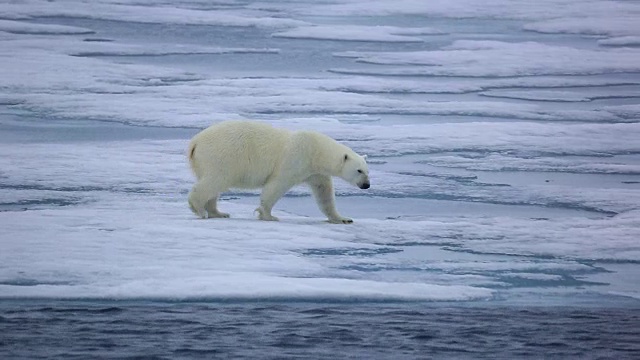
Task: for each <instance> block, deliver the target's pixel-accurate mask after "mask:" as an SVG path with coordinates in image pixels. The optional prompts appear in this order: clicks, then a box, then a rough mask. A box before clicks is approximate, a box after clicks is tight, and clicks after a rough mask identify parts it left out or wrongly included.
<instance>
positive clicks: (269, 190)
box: [256, 178, 294, 221]
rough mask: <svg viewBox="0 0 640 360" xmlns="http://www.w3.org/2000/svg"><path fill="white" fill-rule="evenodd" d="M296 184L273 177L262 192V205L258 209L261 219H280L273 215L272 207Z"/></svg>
mask: <svg viewBox="0 0 640 360" xmlns="http://www.w3.org/2000/svg"><path fill="white" fill-rule="evenodd" d="M293 185H294V184H292V183H290V182H288V181H286V180H284V179H282V178H276V179H271V181H269V182H268V183H267V184H266V185H265V186H264V188H263V189H262V194H260V207H259V208H257V209H256V211H257V212H258V214H259V216H258V218H259V219H260V220H267V221H278V218H277V217H275V216H273V215H271V209H273V206H274V205H275V204H276V202H278V200H280V198H281V197H282V196H283V195H284V194H285V193H286V192H287V191H288V190H289V189H291V188H292V187H293Z"/></svg>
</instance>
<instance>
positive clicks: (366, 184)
mask: <svg viewBox="0 0 640 360" xmlns="http://www.w3.org/2000/svg"><path fill="white" fill-rule="evenodd" d="M370 186H371V185H369V183H364V184H362V185H360V189H368V188H369V187H370Z"/></svg>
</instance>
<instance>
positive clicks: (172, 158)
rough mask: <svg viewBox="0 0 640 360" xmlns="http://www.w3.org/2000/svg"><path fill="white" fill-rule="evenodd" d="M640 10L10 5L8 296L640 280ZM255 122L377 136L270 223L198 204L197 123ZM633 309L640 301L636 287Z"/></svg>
mask: <svg viewBox="0 0 640 360" xmlns="http://www.w3.org/2000/svg"><path fill="white" fill-rule="evenodd" d="M639 14H640V5H639V4H637V3H635V2H627V1H604V0H590V1H588V2H587V3H583V2H576V1H570V0H544V1H538V2H531V1H524V0H522V1H520V0H518V1H511V0H491V1H486V2H482V3H479V2H474V1H469V0H454V1H440V0H438V1H429V2H425V1H419V0H399V1H394V2H389V1H382V0H380V1H378V0H375V1H371V0H367V1H364V0H347V1H341V2H317V1H310V0H298V1H272V2H240V1H233V0H231V1H215V2H211V1H204V0H195V1H193V0H190V1H174V2H166V1H157V0H144V1H139V0H136V1H122V0H117V1H116V0H99V1H93V2H85V1H79V0H78V1H76V0H64V1H56V2H50V1H44V0H28V1H22V2H3V3H2V6H0V299H7V298H44V299H47V298H74V299H77V298H82V299H170V300H193V299H212V300H215V299H224V300H227V299H304V300H311V301H313V300H340V301H351V300H371V301H416V300H417V301H465V302H478V301H482V302H489V303H500V302H516V301H517V302H525V303H536V304H538V305H540V304H545V303H562V304H575V303H578V302H580V301H581V300H584V301H590V302H592V303H595V304H598V303H607V304H617V303H621V302H623V301H624V302H625V303H626V301H629V299H631V300H630V301H637V299H640V286H638V284H639V283H638V282H637V281H634V279H636V278H638V276H640V265H639V264H640V242H638V239H640V205H639V204H640V142H639V141H638V139H639V138H640V49H638V46H637V45H638V36H639V35H640V28H638V25H637V21H636V22H634V20H635V19H636V18H637V17H638V15H639ZM245 118H252V119H257V120H260V121H264V122H268V123H271V124H273V125H274V126H279V127H285V128H289V129H294V130H295V129H315V130H318V131H322V132H324V133H327V134H328V135H331V136H333V137H335V138H336V139H338V140H340V141H342V142H344V143H345V144H347V145H349V146H351V147H352V148H354V149H355V150H356V151H358V152H360V153H364V154H367V155H369V159H370V170H371V179H372V187H371V189H370V190H369V191H366V192H363V191H362V190H360V189H355V188H352V187H350V186H349V185H348V184H345V183H344V182H341V181H339V180H338V181H336V192H337V195H338V196H337V205H338V208H339V209H340V211H341V212H342V213H344V215H347V216H350V217H353V218H354V219H355V223H354V224H353V225H352V226H335V225H332V224H328V223H326V222H324V220H323V216H322V215H321V214H320V212H319V210H318V209H317V208H316V205H315V203H314V202H313V200H312V198H311V197H310V193H309V191H308V190H307V189H306V188H304V187H297V188H294V189H293V190H292V191H291V192H290V193H289V194H288V196H286V197H285V198H283V199H282V200H281V202H280V203H278V205H277V206H276V211H275V214H276V216H279V217H280V218H281V222H278V223H270V222H269V223H267V222H261V221H258V220H256V218H255V215H254V209H255V208H256V206H257V202H258V194H259V192H258V191H234V192H230V193H228V194H225V195H224V196H223V197H222V199H221V202H220V207H221V209H223V211H225V212H230V213H231V215H232V218H231V219H227V220H220V219H216V220H213V219H212V220H199V219H197V218H196V217H194V216H193V214H191V212H190V211H189V209H188V206H187V205H186V196H187V193H188V191H189V190H190V187H191V184H192V183H193V176H192V175H191V173H190V170H189V168H188V164H187V161H186V155H185V152H186V147H187V144H188V141H189V139H190V137H191V136H193V135H194V134H195V133H197V131H199V130H200V129H201V128H204V127H206V126H208V125H209V124H211V123H212V122H216V121H221V120H225V119H245ZM633 304H636V305H635V306H637V303H635V302H634V303H633Z"/></svg>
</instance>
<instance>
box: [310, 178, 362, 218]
mask: <svg viewBox="0 0 640 360" xmlns="http://www.w3.org/2000/svg"><path fill="white" fill-rule="evenodd" d="M307 184H308V185H309V187H310V188H311V191H312V192H313V196H314V197H315V199H316V202H317V203H318V207H319V208H320V210H321V211H322V213H323V214H325V215H326V216H327V218H328V219H329V222H330V223H333V224H351V223H353V220H352V219H349V218H346V217H343V216H341V215H340V214H338V210H337V209H336V203H335V195H334V192H333V181H332V180H331V177H330V176H327V175H313V176H311V177H309V178H308V179H307Z"/></svg>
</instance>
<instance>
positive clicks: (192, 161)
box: [187, 141, 196, 174]
mask: <svg viewBox="0 0 640 360" xmlns="http://www.w3.org/2000/svg"><path fill="white" fill-rule="evenodd" d="M187 154H188V156H189V165H190V166H191V170H192V171H193V172H194V174H195V173H196V163H195V154H196V142H195V141H192V142H191V143H190V144H189V150H188V152H187Z"/></svg>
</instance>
